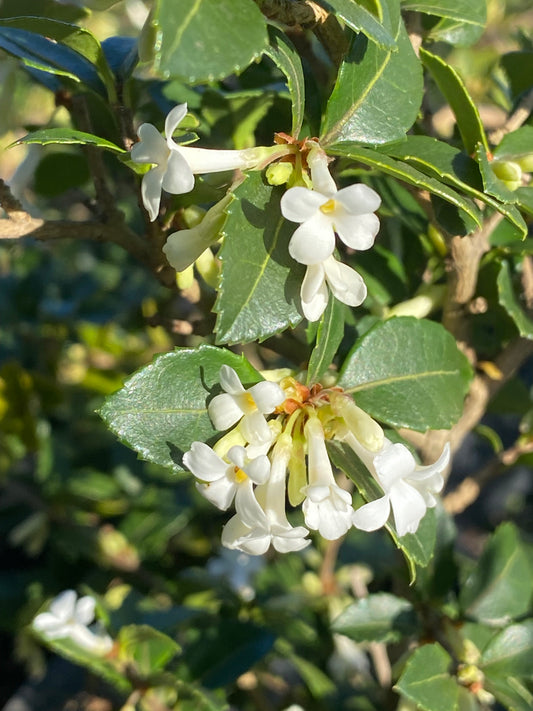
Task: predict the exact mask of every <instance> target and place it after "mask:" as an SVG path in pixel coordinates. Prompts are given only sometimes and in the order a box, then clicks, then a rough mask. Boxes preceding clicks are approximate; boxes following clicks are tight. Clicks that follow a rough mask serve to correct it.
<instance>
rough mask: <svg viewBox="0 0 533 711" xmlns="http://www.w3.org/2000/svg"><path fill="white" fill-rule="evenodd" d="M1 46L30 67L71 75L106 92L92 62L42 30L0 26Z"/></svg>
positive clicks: (77, 81) (97, 89)
mask: <svg viewBox="0 0 533 711" xmlns="http://www.w3.org/2000/svg"><path fill="white" fill-rule="evenodd" d="M3 22H4V23H5V22H8V20H4V21H3ZM0 49H3V50H5V51H6V52H8V53H9V54H12V55H13V56H14V57H18V58H19V59H21V60H22V61H23V62H24V64H25V65H26V66H28V67H32V68H33V69H39V70H41V71H44V72H48V73H50V74H56V75H58V76H61V77H65V78H67V79H71V80H72V81H74V82H75V83H80V82H81V83H83V84H84V85H85V86H87V87H88V88H90V89H92V90H94V91H96V92H98V93H101V94H105V93H106V92H105V89H104V84H103V83H102V81H101V79H100V76H99V75H98V72H97V71H96V68H95V67H94V65H93V64H91V63H90V62H89V61H88V60H87V59H85V57H82V56H81V55H80V54H79V53H78V52H76V51H75V50H73V49H71V48H70V47H67V46H66V45H64V44H60V43H59V42H55V41H53V40H51V39H48V38H47V37H43V36H42V35H40V34H37V33H35V32H28V31H27V30H23V29H20V28H18V27H9V26H7V27H2V26H0Z"/></svg>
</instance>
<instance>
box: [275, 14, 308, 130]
mask: <svg viewBox="0 0 533 711" xmlns="http://www.w3.org/2000/svg"><path fill="white" fill-rule="evenodd" d="M268 35H269V38H270V44H268V45H267V47H266V49H265V54H266V55H267V56H268V57H270V59H271V60H272V61H273V62H274V63H275V64H276V66H277V67H278V69H279V70H280V71H282V72H283V74H285V76H286V77H287V86H288V89H289V93H290V95H291V101H292V128H291V135H292V136H294V138H298V136H299V135H300V131H301V129H302V124H303V120H304V111H305V82H304V72H303V69H302V62H301V61H300V56H299V54H298V52H297V51H296V48H295V46H294V45H293V44H292V42H291V41H290V40H289V38H288V37H287V36H286V34H285V33H284V32H282V31H281V30H279V29H278V28H277V27H274V26H270V27H269V28H268Z"/></svg>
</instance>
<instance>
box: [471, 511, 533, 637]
mask: <svg viewBox="0 0 533 711" xmlns="http://www.w3.org/2000/svg"><path fill="white" fill-rule="evenodd" d="M532 586H533V572H532V570H531V567H530V563H529V560H528V556H527V553H526V551H525V549H524V547H523V545H522V543H521V541H520V537H519V535H518V532H517V530H516V528H515V526H513V524H511V523H504V524H502V525H501V526H499V527H498V528H497V529H496V531H495V533H494V534H493V535H492V537H491V538H490V539H489V541H488V543H487V545H486V546H485V549H484V550H483V553H482V554H481V557H480V559H479V561H478V563H477V565H476V567H475V568H474V570H473V571H472V573H471V574H470V575H469V576H468V578H467V579H466V581H465V583H464V584H463V587H462V588H461V593H460V596H459V601H460V603H461V606H462V608H463V610H464V612H465V614H467V615H468V616H470V617H473V618H474V619H476V620H479V621H481V622H484V623H486V624H493V625H502V624H505V623H506V622H509V621H510V620H511V619H513V618H515V617H518V616H519V615H522V614H524V613H525V612H526V611H527V610H528V608H529V603H530V600H531V589H532Z"/></svg>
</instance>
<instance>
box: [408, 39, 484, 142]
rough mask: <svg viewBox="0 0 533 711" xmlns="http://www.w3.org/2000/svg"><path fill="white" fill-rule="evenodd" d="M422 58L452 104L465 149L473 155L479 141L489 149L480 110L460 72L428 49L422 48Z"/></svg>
mask: <svg viewBox="0 0 533 711" xmlns="http://www.w3.org/2000/svg"><path fill="white" fill-rule="evenodd" d="M420 59H421V60H422V62H423V64H424V66H425V67H426V68H427V69H428V70H429V71H430V73H431V75H432V77H433V79H434V80H435V82H436V84H437V86H438V87H439V89H440V90H441V92H442V94H443V95H444V98H445V99H446V100H447V101H448V103H449V104H450V107H451V109H452V111H453V113H454V115H455V120H456V121H457V127H458V129H459V133H460V134H461V138H462V139H463V144H464V147H465V151H466V152H467V153H468V155H473V153H474V151H475V150H476V146H477V144H478V143H481V144H482V145H483V147H484V148H485V149H486V150H488V143H487V137H486V135H485V129H484V128H483V124H482V123H481V119H480V117H479V112H478V110H477V107H476V105H475V103H474V101H473V99H472V97H471V96H470V94H469V93H468V91H467V89H466V87H465V85H464V82H463V80H462V79H461V77H460V76H459V74H458V73H457V72H456V71H455V69H454V68H453V67H451V66H450V65H449V64H447V63H446V62H445V61H444V59H441V57H438V56H437V55H436V54H431V52H428V51H427V49H422V48H421V49H420Z"/></svg>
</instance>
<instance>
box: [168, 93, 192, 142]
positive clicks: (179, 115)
mask: <svg viewBox="0 0 533 711" xmlns="http://www.w3.org/2000/svg"><path fill="white" fill-rule="evenodd" d="M186 115H187V104H178V105H177V106H174V108H173V109H172V111H170V112H169V113H168V115H167V117H166V119H165V136H166V137H167V144H168V147H169V148H170V149H172V147H173V144H174V142H173V141H172V134H173V133H174V131H175V130H176V128H177V127H178V126H179V124H180V123H181V122H182V121H183V119H184V118H185V116H186Z"/></svg>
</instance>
